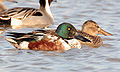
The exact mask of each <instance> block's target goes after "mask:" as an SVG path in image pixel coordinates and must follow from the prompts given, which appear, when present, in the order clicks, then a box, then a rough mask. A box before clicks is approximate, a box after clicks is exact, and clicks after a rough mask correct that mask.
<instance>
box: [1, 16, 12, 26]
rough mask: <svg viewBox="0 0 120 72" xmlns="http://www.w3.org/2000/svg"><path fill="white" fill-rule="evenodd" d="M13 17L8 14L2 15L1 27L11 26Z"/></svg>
mask: <svg viewBox="0 0 120 72" xmlns="http://www.w3.org/2000/svg"><path fill="white" fill-rule="evenodd" d="M10 24H11V18H10V17H8V16H0V27H4V28H5V27H10Z"/></svg>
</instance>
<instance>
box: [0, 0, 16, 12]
mask: <svg viewBox="0 0 120 72" xmlns="http://www.w3.org/2000/svg"><path fill="white" fill-rule="evenodd" d="M3 1H9V2H13V3H17V2H16V1H14V0H0V12H2V11H5V10H6V7H5V6H4V5H3V4H2V2H3Z"/></svg>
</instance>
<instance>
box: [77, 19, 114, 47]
mask: <svg viewBox="0 0 120 72" xmlns="http://www.w3.org/2000/svg"><path fill="white" fill-rule="evenodd" d="M78 32H79V34H80V35H82V36H83V37H85V38H87V39H88V40H90V41H91V42H82V41H80V43H81V44H82V45H85V46H89V47H94V48H97V47H99V46H101V45H102V39H101V37H100V36H98V35H96V34H101V35H105V36H110V35H112V34H111V33H108V32H106V31H104V30H103V29H101V28H100V27H99V26H98V24H97V23H96V22H95V21H92V20H88V21H86V22H85V23H84V24H83V25H82V30H81V31H78Z"/></svg>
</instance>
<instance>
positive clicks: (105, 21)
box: [0, 0, 120, 72]
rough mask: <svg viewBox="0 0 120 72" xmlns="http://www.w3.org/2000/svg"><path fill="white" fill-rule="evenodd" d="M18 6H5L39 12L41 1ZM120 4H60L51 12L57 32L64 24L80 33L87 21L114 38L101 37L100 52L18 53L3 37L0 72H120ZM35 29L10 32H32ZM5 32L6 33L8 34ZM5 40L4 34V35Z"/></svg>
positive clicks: (64, 0)
mask: <svg viewBox="0 0 120 72" xmlns="http://www.w3.org/2000/svg"><path fill="white" fill-rule="evenodd" d="M16 1H17V2H18V3H12V2H8V1H5V2H2V4H3V5H5V7H6V8H7V9H10V8H13V7H33V8H39V2H38V0H16ZM119 6H120V1H119V0H57V3H52V5H51V11H52V14H53V16H54V19H55V24H54V25H52V26H50V28H51V29H53V28H56V27H57V26H58V25H59V24H60V23H62V22H69V23H72V24H73V25H74V26H75V27H76V28H77V29H81V26H82V24H83V23H84V22H85V21H86V20H94V21H96V22H97V23H98V25H99V26H100V27H101V28H102V29H104V30H105V31H108V32H110V33H112V34H113V36H102V35H99V36H101V37H102V39H103V45H102V46H101V47H99V48H88V47H82V49H80V50H79V49H71V50H69V51H66V52H64V53H58V52H48V51H32V50H17V49H15V47H13V46H12V45H11V44H10V43H8V42H7V41H5V40H4V38H2V37H0V72H26V71H28V72H38V71H41V72H48V71H49V72H66V71H69V72H119V71H120V48H119V46H120V37H119V36H120V33H119V32H120V23H119V20H120V7H119ZM35 29H36V28H24V29H19V30H18V29H17V30H12V29H8V30H7V31H18V32H30V31H33V30H35ZM7 31H6V32H7ZM2 35H3V36H4V35H5V33H3V34H2Z"/></svg>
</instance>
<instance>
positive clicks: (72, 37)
mask: <svg viewBox="0 0 120 72" xmlns="http://www.w3.org/2000/svg"><path fill="white" fill-rule="evenodd" d="M7 36H11V37H12V38H7V37H6V38H5V39H6V40H7V41H8V42H10V43H11V44H13V45H14V46H15V47H16V48H18V49H30V50H36V51H39V50H44V51H59V50H69V49H71V48H81V44H80V42H79V40H82V41H84V42H90V41H89V40H88V39H86V38H84V37H83V36H81V35H80V34H78V33H77V30H76V29H75V27H74V26H73V25H71V24H69V23H62V24H60V25H59V26H58V27H57V29H56V30H36V31H33V32H31V33H13V32H10V33H9V34H8V35H7Z"/></svg>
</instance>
